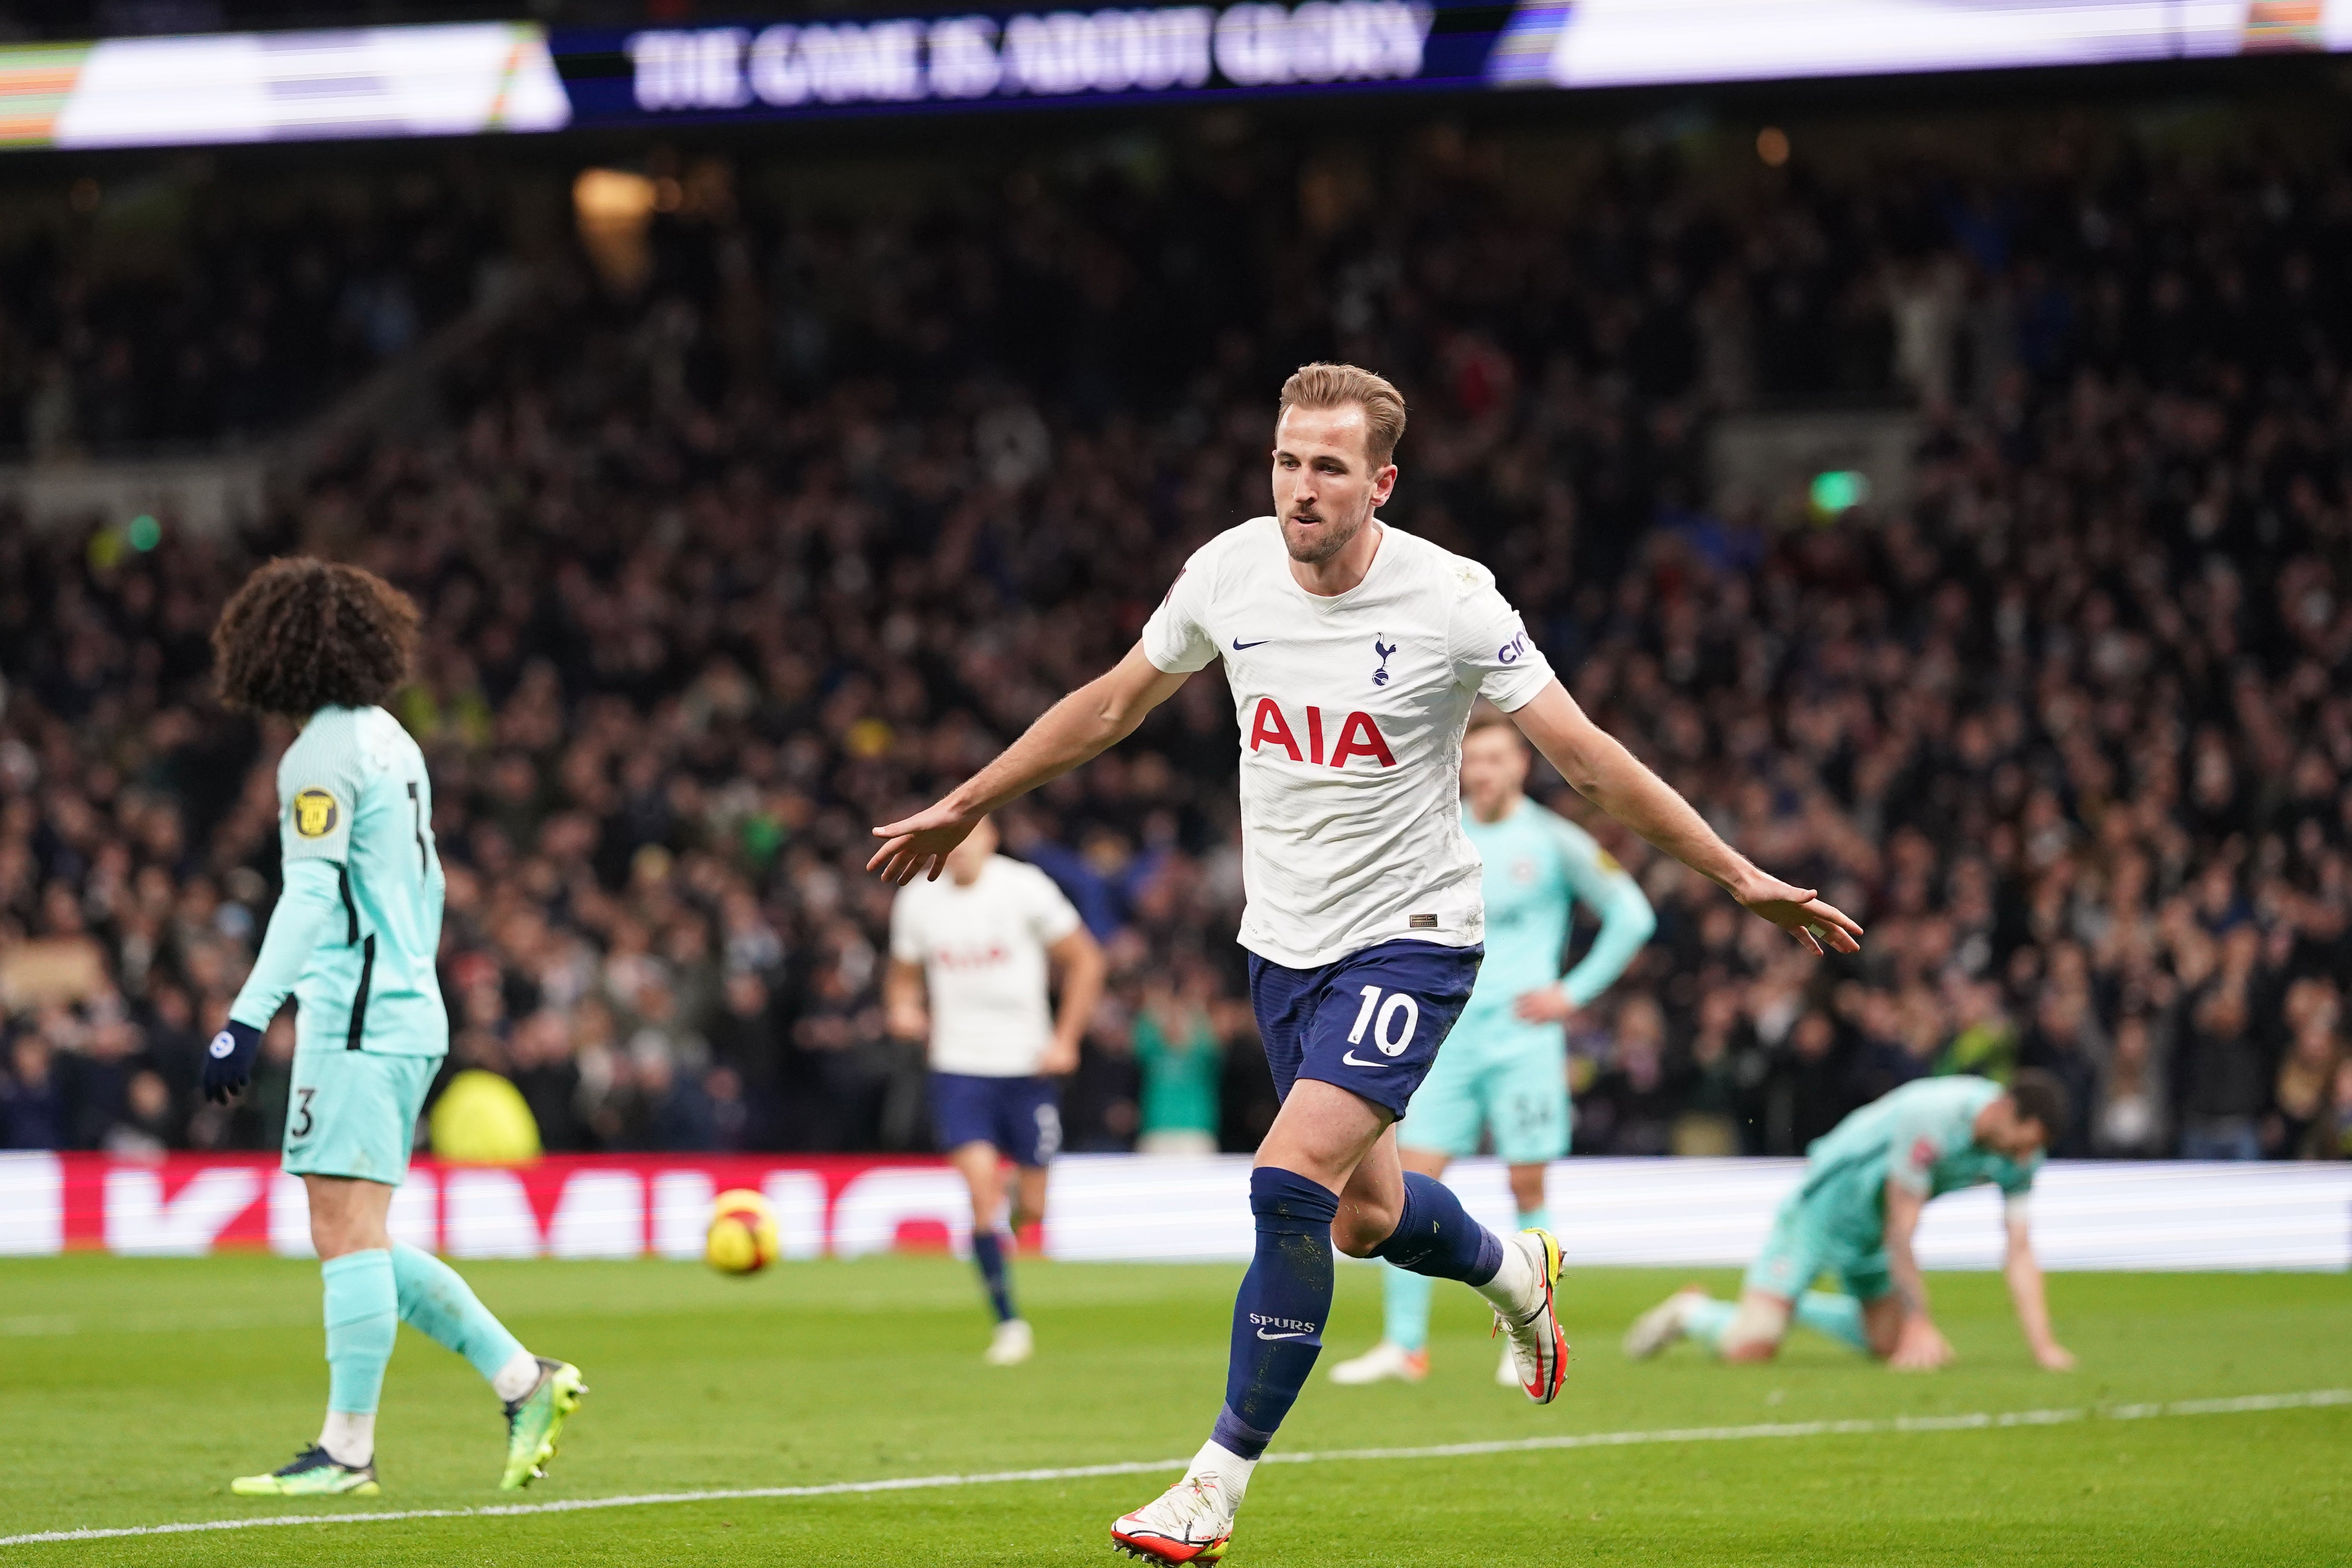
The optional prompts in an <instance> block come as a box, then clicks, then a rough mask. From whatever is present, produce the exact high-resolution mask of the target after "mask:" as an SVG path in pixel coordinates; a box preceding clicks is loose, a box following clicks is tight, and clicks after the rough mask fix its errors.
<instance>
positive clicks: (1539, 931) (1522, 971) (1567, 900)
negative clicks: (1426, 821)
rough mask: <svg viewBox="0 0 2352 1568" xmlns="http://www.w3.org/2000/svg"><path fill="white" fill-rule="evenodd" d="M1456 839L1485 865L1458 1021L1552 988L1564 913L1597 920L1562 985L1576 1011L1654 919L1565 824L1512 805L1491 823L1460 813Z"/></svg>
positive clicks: (1564, 935) (1621, 966)
mask: <svg viewBox="0 0 2352 1568" xmlns="http://www.w3.org/2000/svg"><path fill="white" fill-rule="evenodd" d="M1462 831H1464V832H1465V834H1467V835H1468V836H1469V839H1470V843H1471V846H1472V847H1473V848H1474V849H1475V850H1476V851H1477V852H1478V858H1479V860H1480V861H1481V862H1484V864H1485V870H1484V872H1483V873H1482V877H1481V881H1482V885H1483V888H1484V891H1485V894H1486V959H1485V961H1484V962H1482V963H1481V964H1480V965H1479V966H1478V984H1477V988H1476V989H1475V990H1473V991H1472V992H1471V994H1470V1005H1469V1007H1468V1009H1465V1017H1466V1016H1468V1015H1469V1014H1475V1013H1479V1012H1491V1011H1495V1010H1498V1009H1499V1010H1507V1009H1509V1008H1510V1005H1511V1004H1512V1002H1514V1001H1515V1000H1517V998H1519V997H1520V996H1521V995H1522V994H1524V993H1525V992H1528V991H1532V990H1536V989H1538V988H1541V987H1544V986H1549V985H1550V984H1551V983H1552V982H1553V981H1555V980H1559V979H1560V972H1559V966H1560V959H1561V956H1563V954H1564V952H1565V950H1566V948H1567V946H1568V921H1569V912H1570V909H1572V908H1573V907H1574V906H1575V904H1576V901H1577V900H1578V899H1580V898H1581V899H1583V900H1584V901H1585V902H1586V903H1588V904H1591V905H1592V907H1593V910H1594V912H1595V913H1596V914H1598V915H1600V917H1601V933H1600V935H1599V936H1596V937H1595V938H1594V939H1593V943H1592V946H1591V950H1590V951H1588V952H1587V953H1586V954H1585V956H1584V957H1583V959H1582V960H1581V961H1580V962H1579V963H1578V965H1577V966H1576V967H1575V968H1574V969H1573V970H1572V971H1570V974H1569V975H1568V977H1567V979H1566V980H1565V981H1564V982H1563V988H1564V989H1565V990H1566V991H1567V993H1568V999H1569V1000H1570V1001H1571V1002H1573V1003H1575V1004H1576V1005H1577V1006H1578V1007H1583V1006H1584V1005H1585V1004H1586V1003H1588V1002H1590V1001H1591V1000H1592V998H1595V997H1597V996H1599V995H1600V994H1601V992H1602V991H1605V990H1607V989H1608V988H1609V987H1610V986H1611V984H1612V983H1613V982H1614V981H1615V980H1616V978H1617V977H1618V976H1620V975H1622V974H1623V973H1624V972H1625V966H1626V965H1628V964H1630V963H1632V962H1633V957H1634V955H1636V954H1637V953H1639V952H1640V951H1641V950H1642V945H1643V943H1644V942H1647V941H1648V940H1649V939H1650V934H1651V933H1652V932H1653V931H1655V930H1656V929H1657V925H1658V920H1657V916H1656V915H1655V914H1654V913H1653V912H1652V910H1651V908H1650V901H1649V900H1648V899H1646V898H1644V897H1643V895H1642V889H1641V886H1640V884H1639V883H1635V882H1634V880H1633V877H1632V876H1630V875H1628V874H1627V873H1626V871H1625V869H1624V867H1622V866H1621V865H1619V864H1618V863H1617V862H1616V861H1615V860H1614V859H1613V858H1612V856H1611V855H1610V853H1609V852H1608V851H1606V850H1604V849H1602V848H1601V846H1600V845H1599V844H1597V843H1595V842H1594V841H1593V839H1592V835H1591V834H1590V833H1588V832H1586V831H1584V830H1583V829H1582V828H1580V827H1578V826H1577V825H1576V824H1575V823H1574V822H1571V821H1569V820H1568V819H1567V818H1565V817H1561V816H1558V815H1556V814H1554V813H1553V812H1550V811H1547V810H1544V809H1543V808H1542V807H1541V806H1538V805H1537V804H1536V803H1535V802H1534V801H1533V800H1520V801H1519V802H1518V803H1517V805H1515V806H1513V807H1512V808H1511V809H1510V810H1509V811H1507V812H1506V813H1505V814H1504V816H1503V817H1502V819H1501V820H1500V821H1494V822H1482V821H1479V820H1478V818H1477V816H1476V815H1475V813H1473V812H1472V811H1471V810H1469V808H1467V807H1466V806H1465V808H1463V811H1462Z"/></svg>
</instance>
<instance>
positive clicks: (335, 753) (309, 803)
mask: <svg viewBox="0 0 2352 1568" xmlns="http://www.w3.org/2000/svg"><path fill="white" fill-rule="evenodd" d="M415 638H416V609H415V606H414V605H413V604H411V603H410V602H409V601H408V600H407V599H406V597H404V595H402V594H401V593H400V592H399V591H397V590H395V589H394V588H393V587H392V586H391V585H390V584H388V583H386V582H384V581H383V580H381V579H379V578H377V577H374V576H373V575H371V574H370V573H367V572H364V571H362V570H358V569H357V568H355V567H348V566H335V565H330V564H328V563H326V562H324V561H317V560H276V561H272V562H270V563H269V564H268V566H265V567H263V568H262V569H261V570H258V571H257V572H255V573H254V574H253V576H252V577H251V578H249V579H247V581H246V583H245V586H244V587H243V588H241V589H239V590H238V591H237V592H236V597H235V598H233V599H231V600H230V601H229V602H228V605H227V607H226V609H225V610H223V611H222V612H221V618H220V624H219V625H218V626H217V627H215V629H214V632H213V651H214V654H215V664H216V669H217V679H218V681H219V685H220V694H221V698H222V700H223V701H224V702H226V703H227V704H228V705H229V706H233V707H238V708H243V709H246V710H247V711H248V712H253V713H257V714H274V715H278V716H283V717H285V718H288V719H290V720H292V721H293V722H295V723H297V724H299V725H300V726H301V733H300V734H299V736H297V737H295V739H294V742H293V744H292V745H291V746H289V747H287V748H286V755H285V756H284V758H281V759H280V760H279V762H278V816H279V846H280V850H281V852H282V856H283V863H284V868H285V869H284V886H283V888H282V890H281V891H280V892H279V894H278V904H277V907H276V908H274V909H273V910H271V911H270V915H269V929H268V934H267V935H266V936H264V937H263V938H262V943H261V952H260V954H259V955H258V956H257V957H256V958H255V960H254V965H253V970H252V973H251V974H249V975H248V976H247V977H246V982H245V986H244V988H243V989H241V990H240V991H238V992H237V995H236V1001H235V1002H234V1003H232V1004H231V1005H230V1008H229V1013H228V1022H227V1026H226V1028H224V1029H223V1030H221V1031H220V1033H219V1034H218V1035H217V1036H215V1038H214V1040H213V1042H212V1047H211V1049H210V1051H208V1052H207V1054H206V1056H205V1065H204V1087H205V1094H206V1096H207V1097H209V1098H211V1099H212V1100H214V1101H215V1102H217V1103H227V1101H228V1100H229V1099H230V1098H231V1097H232V1096H234V1095H235V1094H236V1092H238V1091H240V1090H242V1089H243V1088H244V1087H245V1084H246V1081H247V1079H248V1078H249V1077H250V1076H251V1074H252V1071H253V1061H254V1057H255V1055H256V1054H257V1051H258V1050H259V1048H260V1041H261V1034H262V1031H263V1030H266V1029H267V1028H268V1026H269V1021H270V1019H272V1018H273V1017H275V1016H276V1014H277V1012H278V1007H279V1005H280V1004H282V1003H283V1002H284V1001H285V1000H286V998H287V997H288V995H289V993H290V994H291V995H292V996H293V997H294V998H295V1001H296V1003H297V1007H296V1011H295V1018H294V1029H295V1036H294V1039H295V1045H294V1079H293V1084H292V1090H291V1094H290V1097H289V1103H288V1113H287V1118H286V1142H285V1154H284V1160H283V1164H284V1166H285V1168H286V1170H288V1171H289V1172H290V1173H291V1174H293V1175H295V1176H300V1177H301V1178H302V1185H303V1188H304V1191H305V1195H306V1196H307V1197H308V1198H309V1200H310V1240H311V1244H312V1245H313V1246H314V1247H315V1248H316V1249H317V1250H318V1254H319V1271H320V1274H321V1275H322V1276H323V1277H324V1280H325V1283H326V1323H327V1367H328V1390H327V1419H326V1424H325V1426H324V1427H323V1428H322V1429H321V1430H320V1434H319V1440H318V1442H316V1443H314V1444H312V1445H311V1446H310V1448H306V1449H304V1450H303V1451H302V1452H300V1453H299V1454H297V1455H296V1456H295V1458H294V1460H293V1462H292V1463H291V1464H289V1465H287V1466H285V1467H284V1468H283V1469H278V1470H277V1471H275V1472H274V1473H272V1474H269V1475H259V1476H245V1477H241V1478H239V1479H237V1480H236V1481H235V1482H233V1483H231V1487H230V1490H233V1491H236V1492H237V1493H239V1494H241V1495H244V1496H248V1497H256V1496H269V1497H289V1496H309V1495H315V1494H320V1493H329V1492H356V1493H362V1494H366V1493H373V1492H374V1491H375V1490H376V1475H375V1410H376V1399H377V1396H378V1395H379V1393H380V1391H381V1390H382V1388H383V1373H384V1366H385V1364H387V1363H388V1362H389V1361H390V1360H391V1359H392V1346H393V1339H394V1334H395V1333H396V1331H397V1329H398V1326H399V1324H400V1323H402V1322H406V1323H408V1324H409V1325H410V1326H412V1327H414V1328H416V1329H419V1330H422V1331H423V1332H424V1333H426V1334H428V1335H430V1336H431V1337H433V1338H434V1339H436V1340H438V1341H440V1342H441V1343H443V1344H445V1345H447V1346H448V1347H449V1348H450V1349H451V1350H454V1351H457V1353H458V1354H461V1355H463V1356H465V1357H466V1359H467V1360H468V1361H470V1362H471V1363H473V1364H474V1368H475V1370H476V1371H478V1372H479V1373H480V1374H481V1375H483V1376H484V1377H485V1378H487V1379H488V1380H489V1383H490V1386H491V1388H492V1389H493V1390H494V1391H495V1392H496V1393H497V1394H498V1396H499V1398H500V1399H501V1400H503V1401H504V1402H505V1405H506V1414H507V1455H506V1464H505V1469H504V1471H503V1474H502V1475H501V1477H500V1479H499V1485H500V1486H502V1487H508V1488H513V1487H521V1486H527V1485H529V1484H530V1480H531V1479H532V1478H533V1477H534V1476H537V1475H539V1474H541V1469H540V1467H541V1466H542V1465H543V1464H545V1463H546V1462H547V1460H548V1459H549V1458H551V1456H552V1455H553V1454H554V1452H555V1442H556V1437H557V1436H558V1435H559V1434H560V1433H561V1432H562V1428H563V1423H564V1419H565V1417H566V1416H569V1415H570V1414H571V1413H572V1410H573V1409H574V1408H575V1407H576V1406H578V1405H579V1403H580V1396H581V1395H582V1394H583V1393H585V1392H586V1389H585V1388H584V1387H583V1385H582V1384H581V1381H580V1373H579V1369H578V1368H576V1367H573V1366H571V1365H569V1364H565V1363H563V1362H560V1361H550V1360H547V1359H545V1358H544V1357H541V1356H534V1355H532V1354H530V1352H529V1351H527V1350H525V1349H524V1348H523V1347H522V1345H521V1343H520V1342H519V1341H517V1340H516V1338H515V1337H514V1335H512V1334H511V1333H508V1332H507V1331H506V1329H505V1327H504V1326H502V1325H501V1324H500V1323H499V1321H498V1319H496V1318H494V1317H492V1316H491V1315H490V1314H489V1312H488V1310H487V1309H485V1308H484V1307H483V1305H482V1303H481V1302H480V1301H478V1300H476V1299H475V1296H474V1292H473V1291H470V1290H468V1289H467V1286H466V1281H464V1280H462V1279H460V1278H458V1276H457V1271H456V1270H453V1269H451V1268H450V1267H449V1266H448V1265H447V1264H446V1263H444V1262H442V1261H441V1260H439V1259H437V1258H435V1257H432V1256H431V1255H430V1254H428V1253H425V1252H421V1251H419V1250H417V1249H415V1248H414V1247H410V1246H408V1245H406V1244H405V1243H400V1244H395V1243H394V1241H393V1239H392V1238H391V1235H390V1234H389V1232H388V1231H387V1230H386V1229H385V1217H386V1215H387V1214H388V1213H389V1211H390V1209H391V1206H392V1195H393V1190H394V1188H395V1187H397V1186H399V1185H400V1183H401V1179H402V1177H403V1176H405V1175H406V1174H407V1170H408V1150H409V1145H410V1143H411V1141H412V1139H413V1137H414V1135H415V1128H416V1116H417V1113H418V1111H419V1110H420V1109H422V1108H423V1106H424V1103H425V1091H426V1089H428V1088H429V1087H430V1086H431V1085H432V1082H433V1078H434V1074H435V1072H436V1071H437V1070H438V1069H439V1068H440V1065H441V1059H442V1057H443V1056H444V1055H445V1054H446V1052H447V1051H448V1049H449V1020H448V1018H447V1016H446V1013H444V1011H443V1010H442V1005H441V982H440V978H439V977H438V976H437V974H436V972H435V961H436V956H437V955H438V953H439V950H440V946H441V901H442V887H443V883H442V876H441V862H440V860H439V857H438V856H437V855H436V853H435V852H434V844H433V782H432V779H431V777H430V776H429V775H428V774H427V773H426V771H425V757H424V754H423V753H422V752H420V751H419V750H417V748H416V743H415V741H413V740H411V739H410V738H409V737H408V732H407V731H405V730H404V729H402V728H401V727H400V724H399V721H398V720H396V719H394V717H393V716H391V715H390V714H388V713H386V712H384V710H383V708H382V707H380V706H376V705H378V704H379V703H381V702H383V700H384V699H385V698H387V697H389V696H390V695H392V694H393V693H394V691H396V690H397V689H399V687H400V685H401V684H402V683H403V682H404V681H405V680H406V679H407V678H408V663H409V657H410V654H411V653H412V651H413V649H414V646H415Z"/></svg>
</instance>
